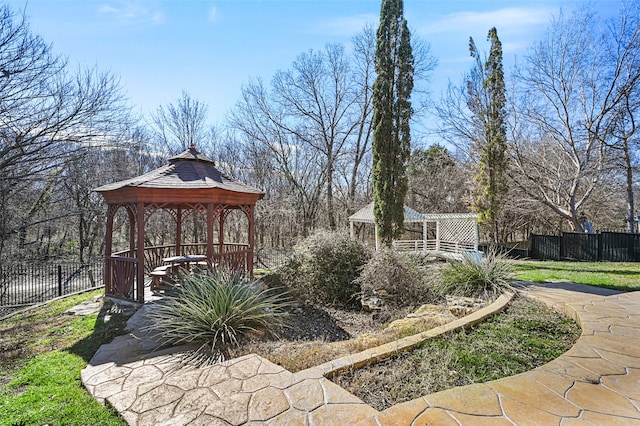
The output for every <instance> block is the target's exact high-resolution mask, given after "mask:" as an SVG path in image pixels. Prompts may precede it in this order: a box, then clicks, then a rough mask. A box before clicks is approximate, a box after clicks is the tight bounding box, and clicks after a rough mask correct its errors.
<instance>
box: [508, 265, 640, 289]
mask: <svg viewBox="0 0 640 426" xmlns="http://www.w3.org/2000/svg"><path fill="white" fill-rule="evenodd" d="M513 265H514V271H515V275H516V277H517V278H518V279H521V280H523V281H534V282H544V281H547V280H554V281H558V280H562V281H571V282H574V283H578V284H587V285H592V286H596V287H604V288H611V289H615V290H621V291H634V290H640V263H631V262H555V261H533V260H519V261H514V262H513Z"/></svg>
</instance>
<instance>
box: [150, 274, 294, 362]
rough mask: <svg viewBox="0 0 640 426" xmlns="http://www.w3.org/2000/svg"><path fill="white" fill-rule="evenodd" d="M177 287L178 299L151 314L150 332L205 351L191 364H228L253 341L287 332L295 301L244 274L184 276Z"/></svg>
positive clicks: (193, 354) (168, 341)
mask: <svg viewBox="0 0 640 426" xmlns="http://www.w3.org/2000/svg"><path fill="white" fill-rule="evenodd" d="M177 284H178V285H177V286H176V293H177V294H176V296H175V297H171V298H168V299H167V300H166V301H165V302H164V303H160V304H158V306H156V308H155V309H153V310H151V312H150V313H149V317H150V318H149V319H150V323H151V325H150V326H149V327H148V330H149V331H150V332H151V333H152V334H153V335H154V337H156V338H157V339H158V340H159V341H160V342H162V343H165V344H171V345H180V344H198V345H200V347H199V348H198V349H197V350H195V351H194V352H191V354H190V356H189V357H188V358H189V359H190V360H198V361H201V362H204V361H207V362H209V361H218V360H222V359H226V358H228V354H229V348H231V347H233V346H239V345H240V344H241V341H242V339H243V338H245V337H247V336H248V335H252V334H271V335H277V333H278V331H279V330H281V329H282V327H284V326H286V320H287V317H288V311H289V307H290V302H289V297H288V296H287V295H286V294H285V293H282V292H279V291H278V290H277V289H265V288H263V287H262V286H261V284H260V283H259V282H258V280H253V279H246V278H245V277H244V276H243V275H242V274H241V273H239V272H231V271H218V272H210V271H205V272H199V273H195V274H192V275H191V274H181V275H180V276H179V278H178V283H177Z"/></svg>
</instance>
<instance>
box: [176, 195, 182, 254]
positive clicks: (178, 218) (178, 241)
mask: <svg viewBox="0 0 640 426" xmlns="http://www.w3.org/2000/svg"><path fill="white" fill-rule="evenodd" d="M181 247H182V208H180V207H178V211H177V214H176V256H181V255H182V252H181V250H180V248H181Z"/></svg>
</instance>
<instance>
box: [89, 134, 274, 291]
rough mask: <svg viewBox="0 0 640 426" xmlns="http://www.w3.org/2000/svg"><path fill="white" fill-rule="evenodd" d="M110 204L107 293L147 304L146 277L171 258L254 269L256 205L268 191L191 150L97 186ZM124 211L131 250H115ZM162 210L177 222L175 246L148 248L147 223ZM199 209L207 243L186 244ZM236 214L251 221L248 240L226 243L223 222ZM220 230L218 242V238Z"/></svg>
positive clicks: (106, 252) (106, 247)
mask: <svg viewBox="0 0 640 426" xmlns="http://www.w3.org/2000/svg"><path fill="white" fill-rule="evenodd" d="M95 191H97V192H99V193H100V194H101V195H102V196H103V197H104V199H105V201H106V202H107V206H108V208H107V226H106V234H105V258H104V259H105V261H104V271H105V273H104V281H105V295H107V296H112V297H116V298H120V299H126V300H131V301H134V302H138V303H144V281H145V273H149V272H151V271H153V269H154V268H156V267H158V266H160V265H161V264H162V262H163V259H165V258H168V257H171V256H184V255H195V254H202V255H204V256H205V258H206V261H207V263H208V264H209V265H211V266H213V265H216V266H223V267H228V268H233V269H242V270H245V271H247V272H248V273H252V271H253V248H254V233H255V220H254V211H255V205H256V202H257V201H258V200H260V199H261V198H262V197H263V196H264V193H263V192H262V191H260V190H258V189H256V188H253V187H251V186H249V185H245V184H242V183H240V182H236V181H234V180H232V179H230V178H229V177H227V176H225V175H224V174H222V173H221V172H220V171H219V170H218V169H217V168H216V167H215V163H214V162H213V160H211V159H209V158H207V157H205V156H204V155H202V154H201V153H199V152H198V151H197V150H196V149H195V147H194V146H193V145H192V146H191V148H190V149H188V150H186V151H184V152H183V153H181V154H179V155H176V156H174V157H172V158H170V159H169V164H167V165H165V166H163V167H160V168H158V169H156V170H154V171H151V172H149V173H146V174H144V175H141V176H138V177H135V178H132V179H127V180H123V181H120V182H115V183H111V184H108V185H104V186H101V187H99V188H96V189H95ZM120 209H124V210H125V211H126V213H127V215H128V219H129V249H128V250H124V251H120V252H117V253H114V252H113V232H114V218H115V216H116V213H117V212H118V211H119V210H120ZM160 210H164V211H166V212H168V213H169V214H170V215H171V217H172V218H173V220H174V221H175V242H174V243H173V244H170V245H158V246H149V247H147V246H145V241H146V239H145V225H146V223H147V221H148V219H149V217H150V216H151V215H153V214H154V213H155V212H157V211H160ZM192 211H195V212H197V213H199V214H200V215H201V217H202V218H203V219H204V221H205V222H206V242H205V243H190V244H185V243H183V241H182V233H183V232H182V227H183V220H184V217H185V215H186V213H188V212H192ZM233 211H241V212H242V213H243V214H244V216H245V217H246V219H247V240H246V242H233V243H227V242H225V240H224V236H225V232H224V229H225V228H224V227H225V220H226V219H227V217H228V215H229V214H230V213H231V212H233ZM216 226H217V238H216V235H215V231H216Z"/></svg>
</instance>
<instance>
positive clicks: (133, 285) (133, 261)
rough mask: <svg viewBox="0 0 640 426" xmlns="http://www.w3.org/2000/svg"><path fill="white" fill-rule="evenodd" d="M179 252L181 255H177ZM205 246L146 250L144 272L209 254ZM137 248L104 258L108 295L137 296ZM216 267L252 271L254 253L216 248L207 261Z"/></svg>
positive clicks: (230, 246) (230, 247)
mask: <svg viewBox="0 0 640 426" xmlns="http://www.w3.org/2000/svg"><path fill="white" fill-rule="evenodd" d="M178 251H179V252H178ZM206 251H207V245H206V243H195V244H182V245H181V246H180V250H176V246H175V245H163V246H152V247H145V248H144V272H145V274H149V273H150V272H151V271H153V270H154V269H155V268H157V267H158V266H161V265H163V264H164V262H163V260H162V259H164V258H167V257H172V256H178V255H196V254H206ZM135 253H136V251H135V249H134V250H133V251H131V250H123V251H119V252H115V253H113V254H112V255H111V257H108V258H106V259H105V278H104V280H105V294H107V295H109V296H115V297H118V298H122V299H129V300H135V299H136V295H137V294H138V292H137V289H138V286H139V285H144V283H137V268H138V265H139V263H138V259H137V258H135V257H134V256H135ZM207 261H208V262H209V264H210V265H212V266H214V267H224V268H231V269H243V270H245V271H249V270H250V269H252V264H253V250H251V249H250V248H249V246H248V245H247V244H236V243H233V244H224V245H223V246H222V251H221V250H220V245H219V244H215V245H214V247H213V256H212V257H211V259H207Z"/></svg>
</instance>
